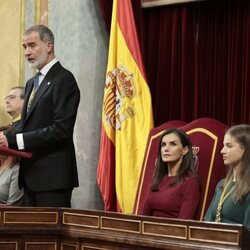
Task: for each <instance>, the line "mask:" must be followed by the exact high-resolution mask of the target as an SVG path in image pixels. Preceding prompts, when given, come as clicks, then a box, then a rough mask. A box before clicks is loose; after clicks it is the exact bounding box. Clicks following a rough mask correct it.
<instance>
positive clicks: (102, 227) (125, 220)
mask: <svg viewBox="0 0 250 250" xmlns="http://www.w3.org/2000/svg"><path fill="white" fill-rule="evenodd" d="M103 220H109V221H122V222H125V223H126V222H129V223H131V222H132V223H133V224H136V223H137V225H138V228H139V230H138V231H135V230H134V231H133V230H126V229H123V228H114V227H112V228H111V227H106V226H103ZM100 221H101V226H100V229H108V230H111V231H120V232H127V233H136V234H139V233H141V221H140V220H129V219H119V218H110V217H106V216H101V217H100Z"/></svg>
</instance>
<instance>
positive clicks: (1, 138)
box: [0, 134, 9, 148]
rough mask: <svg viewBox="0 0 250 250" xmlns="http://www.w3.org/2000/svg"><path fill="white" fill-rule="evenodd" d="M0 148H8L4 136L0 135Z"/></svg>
mask: <svg viewBox="0 0 250 250" xmlns="http://www.w3.org/2000/svg"><path fill="white" fill-rule="evenodd" d="M0 146H1V147H7V148H8V147H9V144H8V140H7V138H6V136H5V135H3V134H0Z"/></svg>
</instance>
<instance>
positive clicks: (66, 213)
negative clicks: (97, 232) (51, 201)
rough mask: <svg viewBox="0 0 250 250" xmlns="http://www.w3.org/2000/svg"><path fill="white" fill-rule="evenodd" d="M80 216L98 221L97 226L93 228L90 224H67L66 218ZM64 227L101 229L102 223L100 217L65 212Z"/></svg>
mask: <svg viewBox="0 0 250 250" xmlns="http://www.w3.org/2000/svg"><path fill="white" fill-rule="evenodd" d="M66 215H69V216H79V217H86V218H90V219H93V218H94V219H97V226H92V225H88V224H84V225H83V224H77V223H70V222H65V216H66ZM62 223H63V224H64V225H69V226H79V227H87V228H99V226H100V222H99V216H98V215H85V214H75V213H69V212H63V222H62Z"/></svg>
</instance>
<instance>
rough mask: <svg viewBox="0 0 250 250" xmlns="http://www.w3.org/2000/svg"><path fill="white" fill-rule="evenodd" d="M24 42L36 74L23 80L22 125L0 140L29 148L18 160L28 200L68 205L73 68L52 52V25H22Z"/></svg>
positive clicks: (75, 95)
mask: <svg viewBox="0 0 250 250" xmlns="http://www.w3.org/2000/svg"><path fill="white" fill-rule="evenodd" d="M23 48H24V52H25V57H26V59H27V61H28V63H29V65H30V66H31V67H32V68H35V69H37V74H36V76H35V77H33V78H31V79H30V80H28V82H27V83H26V87H25V99H24V106H23V112H22V128H21V130H20V131H19V132H17V133H14V132H8V133H6V134H5V135H1V136H0V146H7V147H10V148H13V149H19V150H25V151H30V152H32V159H22V160H21V162H20V173H19V186H20V187H24V195H25V204H26V206H43V207H44V206H46V207H70V206H71V203H70V201H71V194H72V190H73V188H74V187H77V186H78V174H77V167H76V157H75V149H74V143H73V130H74V124H75V120H76V115H77V109H78V105H79V101H80V91H79V88H78V86H77V83H76V80H75V78H74V76H73V74H72V73H71V72H70V71H68V70H66V69H65V68H63V67H62V66H61V64H60V63H59V62H58V60H57V59H56V58H55V54H54V35H53V33H52V32H51V30H50V29H48V28H47V27H46V26H43V25H36V26H32V27H31V28H29V29H28V30H26V31H25V33H24V36H23Z"/></svg>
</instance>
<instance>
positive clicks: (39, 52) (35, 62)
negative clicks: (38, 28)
mask: <svg viewBox="0 0 250 250" xmlns="http://www.w3.org/2000/svg"><path fill="white" fill-rule="evenodd" d="M23 48H24V54H25V57H26V59H27V61H28V63H29V65H30V67H32V68H36V69H39V70H40V69H42V68H43V66H44V65H46V64H47V63H48V62H49V56H50V52H51V51H52V48H53V45H52V43H51V42H43V41H42V40H41V39H40V37H39V33H38V32H35V31H33V32H31V33H29V34H26V35H24V36H23Z"/></svg>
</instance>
